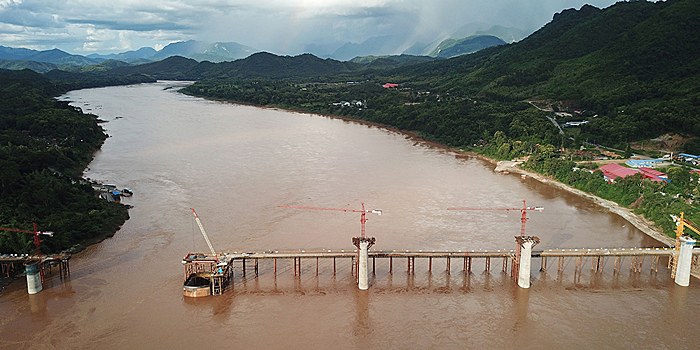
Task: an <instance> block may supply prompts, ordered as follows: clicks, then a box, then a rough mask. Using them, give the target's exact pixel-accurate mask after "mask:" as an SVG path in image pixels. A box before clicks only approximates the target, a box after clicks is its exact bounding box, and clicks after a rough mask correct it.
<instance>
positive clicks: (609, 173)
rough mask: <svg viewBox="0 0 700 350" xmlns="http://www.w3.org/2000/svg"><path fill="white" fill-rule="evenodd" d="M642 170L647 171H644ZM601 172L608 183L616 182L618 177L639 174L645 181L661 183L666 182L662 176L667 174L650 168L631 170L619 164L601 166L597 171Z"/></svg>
mask: <svg viewBox="0 0 700 350" xmlns="http://www.w3.org/2000/svg"><path fill="white" fill-rule="evenodd" d="M642 169H647V170H646V171H645V170H642ZM596 170H600V171H602V172H603V176H605V179H606V180H608V181H614V180H615V178H617V177H622V178H624V177H627V176H630V175H632V176H633V175H635V174H637V173H640V174H642V176H643V177H644V178H645V179H650V180H651V181H655V182H659V181H666V180H665V179H664V178H663V177H662V176H661V175H663V176H666V174H664V173H662V172H660V171H657V170H654V169H650V168H639V169H630V168H627V167H624V166H622V165H620V164H617V163H610V164H605V165H603V166H601V167H600V168H598V169H596Z"/></svg>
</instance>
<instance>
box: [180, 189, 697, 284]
mask: <svg viewBox="0 0 700 350" xmlns="http://www.w3.org/2000/svg"><path fill="white" fill-rule="evenodd" d="M279 207H284V208H295V209H310V210H331V211H341V212H352V213H360V214H361V216H360V223H361V224H362V230H361V236H360V237H354V238H353V239H352V243H353V245H354V246H355V248H356V249H350V250H316V251H306V250H298V251H277V250H275V251H272V250H268V251H259V252H250V251H248V252H237V251H234V252H230V251H229V252H218V253H217V252H216V251H215V250H214V247H213V246H212V244H211V241H209V237H208V236H207V233H206V231H205V230H204V226H203V225H202V222H201V221H200V219H199V216H197V213H196V212H195V211H194V209H191V210H192V213H193V214H194V218H195V221H196V222H197V225H198V226H199V229H200V231H201V232H202V235H203V236H204V239H205V241H206V242H207V246H208V247H209V251H210V253H189V254H187V255H186V256H185V257H184V258H183V260H182V263H183V264H184V267H185V271H184V272H185V274H184V286H183V294H184V295H185V296H188V297H200V296H208V295H219V294H223V293H224V292H225V291H226V288H227V287H228V286H229V285H231V284H232V282H233V277H234V275H235V274H234V263H235V262H238V261H240V262H241V267H242V276H243V277H245V275H246V270H247V269H246V262H250V261H252V263H253V269H254V273H255V276H256V277H257V276H258V274H259V261H260V260H272V261H273V272H274V274H275V275H276V274H277V261H278V260H288V259H292V260H293V265H294V274H295V275H301V272H302V269H301V266H302V260H309V259H312V261H313V260H315V261H316V274H317V275H318V271H319V260H320V259H332V260H333V275H335V274H337V265H336V260H337V259H350V260H351V263H350V267H351V271H350V273H351V274H352V275H353V276H356V281H357V285H358V288H359V289H360V290H366V289H368V288H369V259H372V273H373V274H374V273H376V259H389V273H390V274H393V273H394V259H399V260H401V259H406V271H407V273H408V274H415V266H416V258H419V259H421V258H423V259H428V271H429V272H430V273H432V268H433V260H434V259H444V260H445V266H446V267H445V270H446V272H447V273H448V274H449V273H450V271H451V263H452V260H454V259H461V260H462V263H463V271H465V272H467V273H471V271H472V261H473V259H484V264H483V265H484V271H486V272H487V273H488V272H490V271H491V259H502V261H503V272H507V271H508V270H509V268H508V267H509V266H510V274H511V276H512V277H513V279H514V280H515V281H516V282H517V283H518V286H520V287H521V288H530V270H531V266H532V259H533V258H539V259H540V271H543V272H544V273H546V272H547V265H548V262H549V259H557V260H556V262H557V270H558V271H559V272H560V273H561V272H562V271H563V270H564V265H565V259H567V258H568V259H574V260H575V261H576V264H575V275H580V273H581V270H582V269H583V268H584V267H583V266H584V264H585V262H584V259H586V260H590V261H591V270H593V271H595V272H601V271H602V270H603V266H604V263H605V260H606V259H614V262H613V272H614V273H619V271H620V269H621V268H622V264H623V261H624V260H625V259H626V258H628V259H629V262H630V270H632V271H634V272H640V271H641V270H642V266H643V264H644V259H645V258H648V259H650V260H651V271H654V272H658V267H659V260H660V259H661V258H662V257H666V258H668V269H669V270H670V271H671V277H672V278H674V282H675V283H676V284H678V285H680V286H688V285H689V284H690V276H691V273H692V271H693V270H694V269H696V270H697V268H698V261H699V260H700V259H699V257H700V249H698V250H695V249H694V248H693V247H694V245H695V240H694V239H692V238H688V237H684V236H683V234H684V228H685V227H688V228H690V229H691V230H693V231H695V232H696V233H698V234H700V229H698V228H696V227H695V226H694V225H693V224H692V223H690V222H689V221H687V220H685V219H684V218H683V214H682V213H681V216H680V217H676V216H673V215H672V216H671V217H672V218H673V220H674V221H675V222H676V223H677V229H676V245H675V247H674V248H634V249H629V248H607V249H606V248H600V249H549V250H538V251H533V250H532V248H533V247H535V246H536V245H537V244H539V243H540V239H539V238H538V237H536V236H526V235H525V223H526V222H527V220H528V218H527V212H528V211H530V210H536V211H542V210H544V208H541V207H528V206H527V205H526V203H525V201H524V200H523V206H522V207H521V208H447V209H448V210H506V211H511V210H513V211H520V212H521V215H522V216H521V229H520V236H515V241H516V249H514V250H507V249H504V250H456V251H455V250H445V251H437V250H432V251H430V250H417V251H416V250H391V251H384V250H372V251H370V248H371V247H372V246H374V244H375V243H376V239H375V238H374V237H371V238H369V237H366V236H365V223H366V217H365V216H366V214H377V215H381V214H382V211H381V210H376V209H375V210H368V209H365V205H364V203H362V209H361V210H352V209H340V208H320V207H306V206H287V205H280V206H279ZM696 276H700V274H699V275H696Z"/></svg>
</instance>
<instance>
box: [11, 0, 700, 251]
mask: <svg viewBox="0 0 700 350" xmlns="http://www.w3.org/2000/svg"><path fill="white" fill-rule="evenodd" d="M698 14H700V1H697V0H668V1H659V2H646V1H631V2H618V3H616V4H614V5H612V6H610V7H608V8H605V9H599V8H596V7H593V6H590V5H584V6H583V7H581V8H580V9H578V10H577V9H569V10H564V11H562V12H560V13H558V14H556V15H555V16H554V17H553V19H552V20H551V21H550V22H549V23H547V24H546V25H545V26H543V27H542V28H541V29H539V30H538V31H536V32H534V33H533V34H531V35H530V36H528V37H527V38H525V39H523V40H521V41H518V42H515V43H511V44H503V45H498V46H493V47H489V48H486V49H483V50H480V51H477V52H475V53H471V54H465V55H461V56H457V57H454V58H449V59H426V57H421V56H410V55H401V56H396V57H384V58H377V59H357V60H352V61H346V62H341V61H336V60H332V59H321V58H318V57H315V56H313V55H310V54H303V55H299V56H294V57H290V56H276V55H273V54H270V53H255V54H252V55H250V56H249V57H247V58H245V59H240V60H236V61H231V62H221V63H212V62H208V61H202V62H198V61H195V60H194V59H188V58H184V57H177V56H174V57H170V58H166V59H163V60H161V61H158V62H152V63H146V64H127V63H123V64H115V62H110V61H107V62H105V63H103V64H102V65H101V66H100V67H85V68H84V69H79V70H73V71H72V72H68V71H62V70H57V69H55V70H52V71H49V72H46V73H43V74H39V73H35V72H33V71H30V70H23V71H9V70H0V87H1V88H0V94H2V95H1V96H0V99H1V100H2V104H0V172H1V174H2V181H1V182H0V224H1V225H3V226H5V227H14V228H24V229H29V228H31V224H32V223H36V224H37V225H38V226H39V227H40V229H42V230H51V231H55V232H57V233H58V232H60V234H57V235H56V236H54V237H53V238H52V239H46V240H45V241H44V243H42V249H45V251H46V252H56V251H61V250H64V249H68V248H70V247H73V246H74V245H76V244H80V243H81V242H82V243H85V242H93V241H95V239H99V237H104V236H108V235H110V234H113V233H114V232H115V231H116V230H117V229H118V227H119V226H120V225H121V224H122V223H123V222H124V220H126V218H127V217H128V212H127V208H126V207H125V206H123V205H120V204H116V203H107V202H105V201H101V200H99V199H97V198H96V197H95V195H94V192H93V190H92V189H91V188H90V186H89V185H87V184H82V183H81V181H79V179H80V175H81V173H82V170H83V169H85V167H86V166H87V164H88V163H89V162H90V160H91V159H92V155H93V153H94V152H95V150H97V149H99V147H100V146H101V144H102V142H104V140H105V138H106V134H105V133H104V130H103V129H102V128H101V127H100V126H99V124H98V121H97V119H96V117H95V116H91V115H89V114H83V113H82V111H80V110H78V109H76V108H72V107H70V106H68V104H66V103H63V102H56V101H55V100H54V99H53V97H55V96H58V95H59V94H61V93H64V92H66V91H69V90H72V89H80V88H86V87H96V86H109V85H118V84H131V83H140V82H153V81H156V79H173V80H188V81H195V83H193V84H191V85H189V86H188V87H186V88H184V89H182V90H180V91H181V92H183V93H185V94H189V95H193V96H199V97H205V98H211V99H218V100H226V101H232V102H237V103H248V104H253V105H256V106H269V107H274V108H284V109H290V110H296V111H304V112H311V113H318V114H322V115H330V116H338V117H342V118H350V119H353V120H359V121H362V122H366V123H370V124H372V125H378V126H383V127H388V128H392V129H395V130H401V131H405V132H407V133H409V134H410V135H413V136H414V137H416V139H421V140H425V141H426V142H433V143H435V144H442V145H445V146H446V147H451V148H454V149H458V150H461V151H464V152H473V153H475V154H478V155H481V156H484V157H487V158H489V159H493V160H495V161H511V160H514V159H519V160H521V161H522V163H521V164H520V165H519V166H517V167H513V168H511V169H510V171H517V172H527V174H528V175H529V176H532V177H535V178H537V179H539V180H541V181H544V182H550V183H552V184H554V185H556V186H560V187H562V188H566V189H567V190H569V191H572V192H574V193H577V194H579V195H582V196H588V197H590V198H594V200H596V202H598V203H600V204H601V205H604V206H606V207H609V208H610V209H611V210H614V211H616V212H618V213H619V214H620V215H622V216H623V217H625V218H626V219H628V220H630V222H632V223H633V224H635V226H637V227H639V228H640V229H642V230H644V231H645V232H647V233H649V234H650V235H653V232H652V231H657V230H660V231H661V232H663V235H665V236H668V237H671V236H673V235H674V233H673V228H674V223H673V221H672V220H671V217H670V214H673V215H678V214H680V213H681V212H684V213H685V218H686V219H688V220H690V221H691V222H695V223H700V210H698V206H697V201H696V198H698V197H699V196H700V190H699V188H698V173H691V170H692V168H689V167H686V166H685V165H688V164H685V163H683V164H675V165H673V166H668V167H666V168H661V169H657V170H660V171H662V172H664V173H666V174H667V179H665V180H660V179H650V178H646V177H645V176H644V175H642V174H637V175H634V176H627V177H624V178H622V177H619V178H606V177H605V176H604V174H603V173H602V172H600V171H594V170H595V169H597V168H598V166H599V165H598V164H595V163H593V162H589V161H593V160H595V159H601V158H611V157H617V156H620V157H623V158H626V157H630V156H631V155H635V154H636V155H639V156H640V157H648V158H656V157H661V156H663V155H664V154H666V153H670V152H675V153H678V152H687V153H691V154H700V138H699V137H698V136H700V63H699V61H698V59H697V58H698V57H700V36H698V35H697V33H698V31H700V16H699V15H698ZM671 140H673V142H672V141H671ZM678 140H681V141H678ZM601 145H605V146H606V147H603V146H601ZM679 165H680V166H679ZM591 196H595V197H591ZM596 198H600V199H596ZM632 214H634V215H632ZM652 223H653V227H654V229H653V230H652V229H649V228H648V227H647V226H650V225H651V224H652ZM644 227H647V228H644ZM657 239H659V240H661V241H664V242H666V243H667V244H668V241H667V240H666V239H662V237H659V238H657ZM31 249H32V247H31V237H27V235H21V234H12V233H11V234H3V235H0V251H2V252H15V253H27V252H30V251H31Z"/></svg>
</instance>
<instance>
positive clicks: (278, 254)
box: [185, 248, 700, 260]
mask: <svg viewBox="0 0 700 350" xmlns="http://www.w3.org/2000/svg"><path fill="white" fill-rule="evenodd" d="M193 254H194V255H196V256H199V257H200V259H201V258H209V259H211V258H213V257H212V256H211V254H205V253H190V254H189V255H188V257H190V256H191V255H193ZM672 254H673V248H614V249H606V248H602V249H547V250H534V251H532V257H586V256H591V257H598V256H603V257H615V256H670V255H672ZM693 254H694V255H700V249H696V250H695V251H694V252H693ZM221 255H222V256H225V260H230V259H233V260H243V259H292V258H302V259H303V258H353V257H356V256H357V251H356V250H354V249H353V250H348V249H346V250H308V251H307V250H295V251H257V252H256V251H250V252H223V253H221ZM514 255H515V250H512V249H511V250H507V249H503V250H459V251H449V250H445V251H439V250H387V251H384V250H370V251H369V257H370V258H409V257H414V258H505V257H513V256H514ZM188 257H186V259H185V260H189V259H187V258H188Z"/></svg>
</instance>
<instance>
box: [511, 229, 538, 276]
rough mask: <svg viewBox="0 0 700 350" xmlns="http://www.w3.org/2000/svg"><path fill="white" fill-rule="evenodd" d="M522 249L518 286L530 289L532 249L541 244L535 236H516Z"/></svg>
mask: <svg viewBox="0 0 700 350" xmlns="http://www.w3.org/2000/svg"><path fill="white" fill-rule="evenodd" d="M515 240H516V241H517V242H518V245H519V246H520V247H521V248H520V262H519V264H518V286H520V288H530V265H531V264H532V247H534V246H535V245H537V243H539V242H540V239H539V238H537V237H535V236H527V237H523V236H515Z"/></svg>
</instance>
